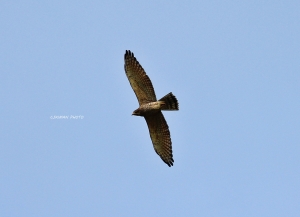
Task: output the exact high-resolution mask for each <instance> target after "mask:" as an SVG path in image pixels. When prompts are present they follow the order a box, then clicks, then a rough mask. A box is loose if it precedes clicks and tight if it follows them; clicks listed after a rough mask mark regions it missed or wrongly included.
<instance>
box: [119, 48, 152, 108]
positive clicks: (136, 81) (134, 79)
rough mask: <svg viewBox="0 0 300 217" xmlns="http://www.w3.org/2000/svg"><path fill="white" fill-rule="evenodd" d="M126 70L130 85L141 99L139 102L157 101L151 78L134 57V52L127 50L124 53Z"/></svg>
mask: <svg viewBox="0 0 300 217" xmlns="http://www.w3.org/2000/svg"><path fill="white" fill-rule="evenodd" d="M124 60H125V65H124V68H125V72H126V75H127V78H128V80H129V82H130V85H131V87H132V89H133V91H134V93H135V95H136V97H137V99H138V101H139V104H140V105H142V104H144V103H149V102H155V101H156V96H155V92H154V88H153V85H152V83H151V80H150V78H149V77H148V75H147V74H146V72H145V70H144V69H143V67H142V66H141V65H140V63H139V62H138V61H137V59H136V58H135V57H134V54H133V53H132V52H131V51H129V50H126V53H125V55H124Z"/></svg>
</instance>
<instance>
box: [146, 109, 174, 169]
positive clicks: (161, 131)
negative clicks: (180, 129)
mask: <svg viewBox="0 0 300 217" xmlns="http://www.w3.org/2000/svg"><path fill="white" fill-rule="evenodd" d="M145 119H146V122H147V125H148V128H149V133H150V137H151V140H152V143H153V147H154V150H155V151H156V153H157V154H158V155H159V156H160V158H161V159H162V160H163V161H164V162H165V163H166V164H167V165H168V166H169V167H170V166H173V162H174V160H173V154H172V142H171V136H170V131H169V126H168V124H167V122H166V120H165V118H164V116H163V114H162V112H158V113H156V114H153V115H150V116H145Z"/></svg>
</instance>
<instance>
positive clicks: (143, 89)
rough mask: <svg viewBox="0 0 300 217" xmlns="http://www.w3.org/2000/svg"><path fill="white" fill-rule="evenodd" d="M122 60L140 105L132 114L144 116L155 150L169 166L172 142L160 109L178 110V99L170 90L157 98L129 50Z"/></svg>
mask: <svg viewBox="0 0 300 217" xmlns="http://www.w3.org/2000/svg"><path fill="white" fill-rule="evenodd" d="M124 60H125V65H124V68H125V73H126V75H127V78H128V80H129V82H130V85H131V87H132V89H133V91H134V93H135V95H136V97H137V99H138V101H139V105H140V107H139V108H138V109H136V110H135V111H133V113H132V115H136V116H142V117H144V118H145V120H146V122H147V125H148V128H149V133H150V137H151V140H152V143H153V147H154V150H155V152H156V153H157V154H158V155H159V156H160V158H161V159H162V160H163V161H164V162H165V163H166V164H167V165H168V166H169V167H171V166H173V162H174V160H173V154H172V142H171V137H170V131H169V126H168V124H167V122H166V120H165V118H164V116H163V114H162V112H161V110H167V111H174V110H179V105H178V101H177V99H176V97H175V96H174V95H173V94H172V92H171V93H168V94H167V95H165V96H164V97H163V98H161V99H160V100H157V99H156V96H155V92H154V88H153V86H152V83H151V80H150V79H149V77H148V76H147V74H146V72H145V70H144V69H143V67H142V66H141V65H140V63H139V62H138V61H137V59H136V58H135V57H134V54H133V53H132V52H131V51H130V50H126V52H125V55H124Z"/></svg>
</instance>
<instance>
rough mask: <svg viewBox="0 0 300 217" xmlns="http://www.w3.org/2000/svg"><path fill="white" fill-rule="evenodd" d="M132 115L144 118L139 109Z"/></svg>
mask: <svg viewBox="0 0 300 217" xmlns="http://www.w3.org/2000/svg"><path fill="white" fill-rule="evenodd" d="M132 115H135V116H142V115H141V111H140V109H139V108H138V109H136V110H134V111H133V113H132Z"/></svg>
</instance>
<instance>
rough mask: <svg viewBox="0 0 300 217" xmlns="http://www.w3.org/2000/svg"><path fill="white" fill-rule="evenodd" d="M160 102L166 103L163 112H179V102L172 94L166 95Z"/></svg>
mask: <svg viewBox="0 0 300 217" xmlns="http://www.w3.org/2000/svg"><path fill="white" fill-rule="evenodd" d="M159 101H163V102H164V105H163V106H162V108H161V110H169V111H170V110H179V104H178V101H177V99H176V96H174V95H173V94H172V92H171V93H168V94H167V95H165V96H164V97H163V98H161V99H160V100H159Z"/></svg>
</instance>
